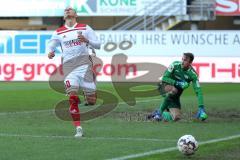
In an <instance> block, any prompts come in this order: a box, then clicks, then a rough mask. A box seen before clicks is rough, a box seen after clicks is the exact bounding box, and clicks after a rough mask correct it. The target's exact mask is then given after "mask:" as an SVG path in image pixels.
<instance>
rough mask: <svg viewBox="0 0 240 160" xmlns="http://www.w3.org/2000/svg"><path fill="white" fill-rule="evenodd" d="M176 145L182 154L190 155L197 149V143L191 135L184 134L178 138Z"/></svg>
mask: <svg viewBox="0 0 240 160" xmlns="http://www.w3.org/2000/svg"><path fill="white" fill-rule="evenodd" d="M177 147H178V150H179V151H180V152H181V153H183V154H184V155H192V154H194V153H195V151H196V150H197V149H198V143H197V141H196V140H195V138H194V137H193V136H192V135H184V136H182V137H180V138H179V140H178V142H177Z"/></svg>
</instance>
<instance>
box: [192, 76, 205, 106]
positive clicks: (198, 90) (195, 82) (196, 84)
mask: <svg viewBox="0 0 240 160" xmlns="http://www.w3.org/2000/svg"><path fill="white" fill-rule="evenodd" d="M192 83H193V89H194V92H195V93H196V95H197V99H198V106H199V107H201V106H203V105H204V104H203V93H202V89H201V87H200V84H199V81H198V79H197V78H196V79H194V80H193V82H192Z"/></svg>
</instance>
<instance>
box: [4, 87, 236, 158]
mask: <svg viewBox="0 0 240 160" xmlns="http://www.w3.org/2000/svg"><path fill="white" fill-rule="evenodd" d="M98 88H99V89H101V90H105V91H109V92H111V93H113V94H115V95H116V92H115V91H114V89H113V87H112V85H111V84H109V83H98ZM147 88H148V87H147V86H145V87H140V88H139V89H141V90H144V89H147ZM202 89H203V93H204V100H205V105H206V109H207V112H208V114H209V119H208V120H207V121H206V122H198V121H195V120H194V119H193V118H192V116H193V114H194V112H196V110H197V98H196V96H195V94H194V93H193V90H192V88H191V87H190V88H189V89H187V90H186V91H185V92H184V94H183V95H182V98H181V101H182V111H183V115H184V117H183V120H181V121H180V122H177V123H174V122H172V123H164V122H160V123H157V122H149V121H146V120H145V115H146V114H147V113H150V112H151V111H152V110H154V109H155V108H156V107H157V106H159V103H160V102H161V101H162V98H161V97H160V96H155V97H147V98H138V99H137V104H136V105H135V106H128V105H127V104H126V103H124V102H122V100H120V102H121V103H120V104H119V105H118V107H117V108H116V109H115V110H114V111H112V112H111V113H109V114H107V115H105V116H102V117H100V118H96V119H94V120H90V121H86V122H83V123H82V126H83V129H84V133H85V137H84V138H81V139H75V138H74V137H73V135H74V133H75V130H74V127H73V126H72V124H71V122H68V121H63V120H60V119H58V118H57V117H56V116H55V114H54V112H53V109H54V106H55V104H57V103H58V102H59V101H60V100H67V97H66V96H65V95H64V94H61V93H57V92H55V91H54V90H52V89H50V88H49V85H48V83H45V82H0V159H1V160H12V159H17V160H26V159H31V160H66V159H68V160H98V159H99V160H102V159H118V160H120V159H124V157H125V158H126V157H131V156H132V157H134V156H136V155H140V156H137V157H135V158H133V159H137V160H138V159H139V160H157V159H163V160H165V159H169V160H172V159H177V160H185V159H187V160H189V159H191V160H192V159H194V160H195V159H197V160H205V159H211V160H215V159H216V160H228V159H231V160H234V159H236V160H237V159H239V157H240V152H239V151H240V138H234V139H230V140H225V141H220V140H219V141H216V142H214V143H207V144H202V145H200V147H199V150H198V151H197V152H196V153H195V154H194V155H193V156H191V157H186V156H183V155H182V154H181V153H180V152H178V151H177V150H175V149H174V148H173V147H176V143H177V140H178V138H179V137H180V136H182V135H184V134H192V135H193V136H194V137H195V138H196V139H197V141H198V142H200V143H201V142H204V143H205V142H210V140H214V139H221V138H226V137H230V136H234V135H237V136H240V85H239V84H202ZM81 98H82V97H81ZM92 108H93V107H82V108H80V109H81V111H86V110H89V109H92ZM169 148H170V150H168V149H169ZM171 148H173V149H171ZM164 150H165V151H164ZM151 151H153V152H152V153H154V154H149V153H151ZM154 151H159V152H154ZM144 153H147V154H146V155H145V156H144Z"/></svg>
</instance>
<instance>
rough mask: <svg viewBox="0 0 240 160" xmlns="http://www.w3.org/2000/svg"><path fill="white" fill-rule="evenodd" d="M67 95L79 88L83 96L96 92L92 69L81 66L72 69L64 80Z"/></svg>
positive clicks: (87, 66)
mask: <svg viewBox="0 0 240 160" xmlns="http://www.w3.org/2000/svg"><path fill="white" fill-rule="evenodd" d="M64 84H65V89H66V92H67V94H68V93H70V92H72V91H75V92H78V90H79V88H81V89H83V91H84V94H85V95H91V94H93V93H95V91H96V84H95V78H94V74H93V72H92V68H91V66H89V65H87V64H86V65H82V66H79V67H77V68H75V69H73V70H72V71H71V72H70V73H69V74H68V75H67V76H66V77H65V79H64Z"/></svg>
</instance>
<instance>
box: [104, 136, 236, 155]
mask: <svg viewBox="0 0 240 160" xmlns="http://www.w3.org/2000/svg"><path fill="white" fill-rule="evenodd" d="M235 138H240V134H238V135H233V136H228V137H225V138H217V139H212V140H208V141H203V142H200V143H199V145H203V144H210V143H216V142H221V141H227V140H231V139H235ZM175 150H178V149H177V147H170V148H165V149H158V150H152V151H148V152H144V153H138V154H132V155H127V156H123V157H117V158H112V159H109V160H127V159H132V158H139V157H144V156H150V155H153V154H159V153H165V152H170V151H175Z"/></svg>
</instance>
